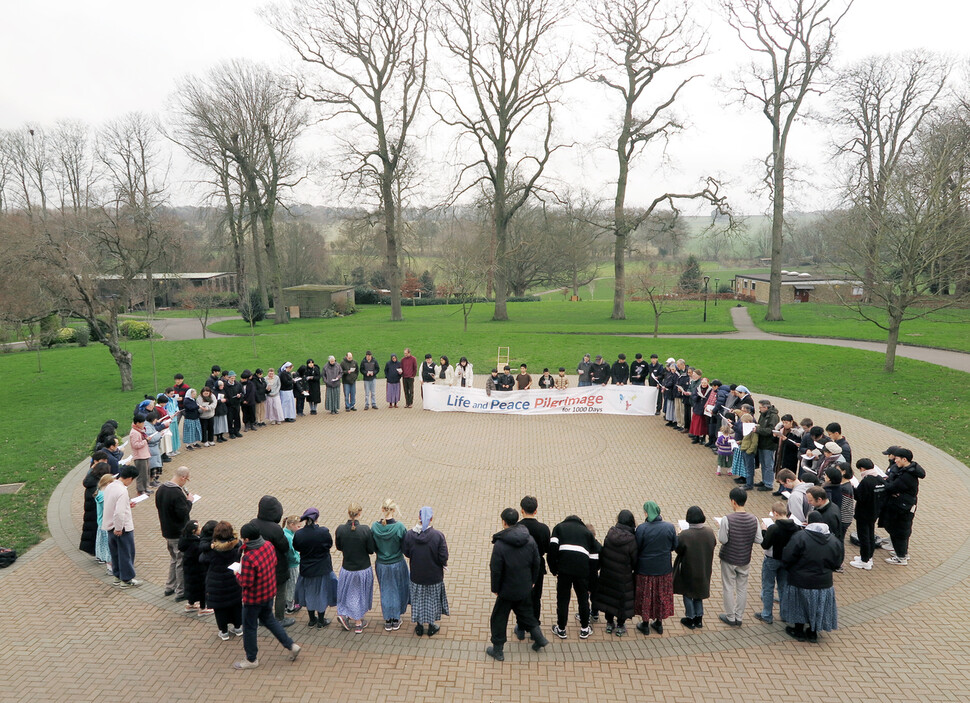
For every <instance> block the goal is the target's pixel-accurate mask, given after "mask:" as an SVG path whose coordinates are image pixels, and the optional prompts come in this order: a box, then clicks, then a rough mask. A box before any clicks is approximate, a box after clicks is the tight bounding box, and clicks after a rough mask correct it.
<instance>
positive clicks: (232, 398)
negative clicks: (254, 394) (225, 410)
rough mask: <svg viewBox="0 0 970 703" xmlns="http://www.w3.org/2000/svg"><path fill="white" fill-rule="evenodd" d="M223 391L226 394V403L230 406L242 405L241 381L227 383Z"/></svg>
mask: <svg viewBox="0 0 970 703" xmlns="http://www.w3.org/2000/svg"><path fill="white" fill-rule="evenodd" d="M222 392H223V393H225V395H226V405H228V406H229V407H231V408H238V407H239V406H241V405H242V401H243V398H242V396H243V387H242V384H241V383H239V381H236V382H235V383H227V384H225V388H223V389H222Z"/></svg>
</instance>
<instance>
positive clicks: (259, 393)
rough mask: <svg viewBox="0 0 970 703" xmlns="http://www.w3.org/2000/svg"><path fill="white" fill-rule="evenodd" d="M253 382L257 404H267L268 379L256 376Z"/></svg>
mask: <svg viewBox="0 0 970 703" xmlns="http://www.w3.org/2000/svg"><path fill="white" fill-rule="evenodd" d="M251 380H252V383H253V385H254V386H256V402H257V403H263V402H265V401H266V379H265V378H263V377H262V376H256V375H255V374H254V375H253V377H252V379H251Z"/></svg>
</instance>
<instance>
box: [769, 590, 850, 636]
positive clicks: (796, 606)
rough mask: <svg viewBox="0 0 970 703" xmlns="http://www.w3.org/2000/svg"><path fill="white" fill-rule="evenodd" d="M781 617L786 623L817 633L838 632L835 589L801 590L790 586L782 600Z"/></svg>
mask: <svg viewBox="0 0 970 703" xmlns="http://www.w3.org/2000/svg"><path fill="white" fill-rule="evenodd" d="M779 616H780V617H781V619H782V620H784V621H785V622H790V623H792V624H795V625H797V624H799V623H801V624H803V625H807V626H808V629H809V630H815V631H816V632H819V631H822V632H829V631H831V630H837V629H839V609H838V606H837V605H836V603H835V588H834V587H833V586H829V587H828V588H799V587H798V586H792V585H791V584H789V585H788V588H787V590H786V591H785V597H784V598H782V599H781V608H779Z"/></svg>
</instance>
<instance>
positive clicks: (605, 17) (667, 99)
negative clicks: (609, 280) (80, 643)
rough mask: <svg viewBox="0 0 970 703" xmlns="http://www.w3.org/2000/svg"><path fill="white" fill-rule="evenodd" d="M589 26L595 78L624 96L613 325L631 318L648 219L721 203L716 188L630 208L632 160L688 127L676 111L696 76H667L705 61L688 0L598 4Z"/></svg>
mask: <svg viewBox="0 0 970 703" xmlns="http://www.w3.org/2000/svg"><path fill="white" fill-rule="evenodd" d="M591 9H592V12H591V14H590V18H589V22H590V24H591V25H592V26H593V27H594V28H595V30H596V31H597V34H598V35H599V36H600V37H601V39H602V41H601V42H600V44H599V46H601V47H602V48H601V49H600V50H599V51H598V52H597V54H598V63H599V64H600V66H601V71H600V72H597V74H596V76H595V78H594V80H595V81H596V82H598V83H600V84H601V85H604V86H606V87H607V88H608V89H610V90H611V91H613V92H615V93H616V94H618V95H619V97H620V99H621V101H622V109H621V115H620V119H619V120H618V129H617V132H616V145H615V152H616V157H617V178H616V191H615V195H614V197H613V218H612V221H610V222H609V225H608V226H609V231H610V232H611V233H612V235H613V238H614V245H613V268H614V275H615V283H614V287H613V312H612V314H611V318H612V319H614V320H623V319H626V312H625V308H624V301H625V296H626V252H627V249H628V248H629V246H630V242H629V238H630V235H631V234H632V233H633V232H635V231H636V230H637V228H638V227H639V226H640V224H641V223H642V222H643V221H644V220H645V219H646V218H648V217H650V215H651V213H652V212H653V209H654V208H655V207H656V206H657V205H659V204H661V203H664V202H671V201H672V199H673V198H677V199H688V200H694V199H705V200H709V201H711V202H715V203H716V204H719V205H723V201H722V200H721V199H720V197H719V196H717V185H716V183H714V182H713V181H710V180H709V182H708V183H709V186H708V187H706V188H702V189H700V190H698V191H697V192H695V193H682V194H671V193H668V194H664V195H662V196H660V197H659V198H657V199H656V200H654V203H653V205H652V206H651V207H650V208H648V209H647V210H646V211H640V212H638V213H635V214H634V213H630V212H629V211H628V210H627V207H626V196H627V188H628V183H629V176H630V167H631V164H632V162H633V160H634V158H635V157H636V156H637V155H638V154H640V153H642V152H643V150H644V149H646V148H647V147H648V146H650V145H652V144H654V143H660V144H663V145H664V147H666V144H667V141H668V140H669V139H670V137H671V136H672V135H673V134H675V133H677V132H679V131H681V130H682V129H683V124H682V123H681V122H680V120H678V119H677V118H676V117H675V116H674V115H673V113H672V108H673V106H674V103H675V102H676V100H677V97H678V96H679V94H680V91H681V90H683V89H684V87H685V86H687V84H688V83H690V82H691V81H692V80H693V79H695V78H697V77H698V76H697V75H691V76H687V77H684V78H679V79H674V80H672V81H671V82H670V84H669V85H663V84H662V81H663V79H664V78H666V77H668V76H669V77H671V78H673V76H672V75H671V74H676V73H677V72H678V70H679V69H682V68H683V67H685V66H687V65H688V64H690V63H692V62H693V61H696V60H697V59H699V58H700V57H702V56H703V55H704V53H705V51H706V47H707V38H706V36H705V35H704V33H703V32H700V31H699V30H697V29H696V28H695V27H694V25H693V24H692V23H691V22H690V20H689V19H688V10H689V3H688V2H687V1H686V0H629V1H627V0H594V2H593V4H592V8H591Z"/></svg>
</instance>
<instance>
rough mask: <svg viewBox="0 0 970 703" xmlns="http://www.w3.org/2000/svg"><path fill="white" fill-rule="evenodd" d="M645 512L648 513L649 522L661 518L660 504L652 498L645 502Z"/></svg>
mask: <svg viewBox="0 0 970 703" xmlns="http://www.w3.org/2000/svg"><path fill="white" fill-rule="evenodd" d="M643 512H645V513H646V514H647V522H654V521H656V520H659V519H660V506H659V505H657V504H656V503H655V502H654V501H652V500H648V501H647V502H646V503H644V504H643Z"/></svg>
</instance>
